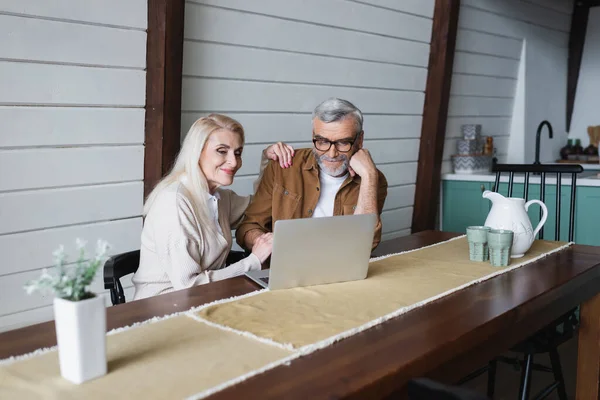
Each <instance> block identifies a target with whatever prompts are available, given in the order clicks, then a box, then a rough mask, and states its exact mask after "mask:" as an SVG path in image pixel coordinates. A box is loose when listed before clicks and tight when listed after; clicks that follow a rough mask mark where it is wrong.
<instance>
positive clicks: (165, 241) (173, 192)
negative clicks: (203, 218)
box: [132, 159, 268, 300]
mask: <svg viewBox="0 0 600 400" xmlns="http://www.w3.org/2000/svg"><path fill="white" fill-rule="evenodd" d="M267 163H268V160H266V159H263V160H262V162H261V175H262V169H263V168H262V167H264V165H266V164H267ZM259 180H260V176H259V178H258V179H257V181H256V182H255V187H256V186H257V184H258V181H259ZM217 191H218V193H219V195H220V200H219V202H218V210H219V225H220V226H221V230H222V231H223V235H221V234H215V235H211V236H208V235H204V234H203V232H202V230H201V229H200V226H199V224H198V219H197V218H196V214H195V212H194V207H192V197H191V195H190V193H189V192H188V190H187V189H186V187H185V185H184V184H183V183H181V182H179V181H178V182H174V183H172V184H171V185H169V186H167V187H166V188H165V189H164V190H163V191H162V192H161V193H160V194H159V195H158V197H157V198H156V200H155V203H154V204H153V205H152V208H151V210H150V212H149V213H148V215H147V216H146V220H145V222H144V228H143V229H142V243H141V249H140V266H139V268H138V270H137V272H136V273H135V274H134V276H133V278H132V282H133V284H134V287H135V294H134V296H133V299H134V300H139V299H143V298H146V297H150V296H155V295H158V294H162V293H168V292H172V291H174V290H179V289H184V288H189V287H192V286H195V285H201V284H204V283H209V282H212V281H217V280H221V279H226V278H231V277H234V276H238V275H242V274H244V273H245V272H247V271H252V270H260V269H261V263H260V260H259V259H258V257H256V256H255V255H254V254H250V256H248V257H246V258H244V259H243V260H241V261H239V262H237V263H235V264H231V265H230V266H228V267H224V265H225V260H226V259H227V255H228V254H229V251H230V249H231V243H232V237H231V229H235V228H236V227H237V225H238V224H239V223H240V221H241V220H242V218H243V216H244V212H245V211H246V207H248V204H249V203H250V200H251V196H238V195H237V194H235V192H233V191H231V190H226V189H217Z"/></svg>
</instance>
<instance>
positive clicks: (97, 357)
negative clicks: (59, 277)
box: [54, 296, 106, 384]
mask: <svg viewBox="0 0 600 400" xmlns="http://www.w3.org/2000/svg"><path fill="white" fill-rule="evenodd" d="M54 319H55V324H56V340H57V342H58V358H59V363H60V373H61V375H62V376H63V378H65V379H67V380H69V381H71V382H73V383H77V384H79V383H82V382H85V381H88V380H90V379H94V378H97V377H99V376H102V375H105V374H106V307H105V305H104V299H103V298H102V297H100V296H96V297H93V298H91V299H87V300H81V301H69V300H64V299H60V298H55V299H54Z"/></svg>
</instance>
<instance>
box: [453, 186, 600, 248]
mask: <svg viewBox="0 0 600 400" xmlns="http://www.w3.org/2000/svg"><path fill="white" fill-rule="evenodd" d="M493 185H494V183H493V182H468V181H448V180H445V181H443V185H442V190H443V193H442V230H444V231H449V232H459V233H464V232H465V229H466V227H467V226H470V225H482V224H483V223H484V222H485V219H486V217H487V214H488V212H489V210H490V208H491V201H489V200H487V199H484V198H483V197H482V196H481V195H482V192H483V190H485V189H488V190H492V187H493ZM499 192H500V193H501V194H502V195H504V196H506V195H507V194H508V184H506V183H502V184H500V190H499ZM545 192H546V197H545V201H544V202H545V203H546V206H547V207H548V220H547V221H546V224H545V225H544V237H545V238H547V239H554V232H555V227H556V186H555V185H547V186H546V191H545ZM523 193H524V185H523V184H519V183H515V184H514V188H513V193H512V197H521V198H523V197H524V194H523ZM570 196H571V187H570V186H562V188H561V218H560V240H565V241H566V240H568V232H569V201H570ZM539 198H540V185H533V184H532V185H530V187H529V199H539ZM539 210H540V207H539V206H538V205H532V206H531V207H530V208H529V211H528V214H529V218H530V219H531V224H532V225H533V227H534V228H535V227H536V226H537V224H538V222H539V220H540V219H539ZM574 241H575V243H578V244H587V245H594V246H600V187H590V186H579V187H578V188H577V197H576V206H575V235H574Z"/></svg>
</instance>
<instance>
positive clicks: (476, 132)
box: [460, 124, 481, 139]
mask: <svg viewBox="0 0 600 400" xmlns="http://www.w3.org/2000/svg"><path fill="white" fill-rule="evenodd" d="M460 130H461V131H462V134H463V137H464V138H465V139H479V138H480V137H481V125H480V124H466V125H461V126H460Z"/></svg>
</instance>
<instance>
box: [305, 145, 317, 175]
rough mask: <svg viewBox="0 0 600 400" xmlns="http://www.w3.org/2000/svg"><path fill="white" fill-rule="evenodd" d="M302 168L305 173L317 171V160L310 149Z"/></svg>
mask: <svg viewBox="0 0 600 400" xmlns="http://www.w3.org/2000/svg"><path fill="white" fill-rule="evenodd" d="M302 168H303V169H304V170H306V171H310V170H311V169H313V168H314V169H315V171H318V170H319V167H318V164H317V159H316V158H315V152H314V151H313V150H312V149H311V151H310V154H309V155H308V158H307V159H306V162H305V163H304V165H303V166H302Z"/></svg>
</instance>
